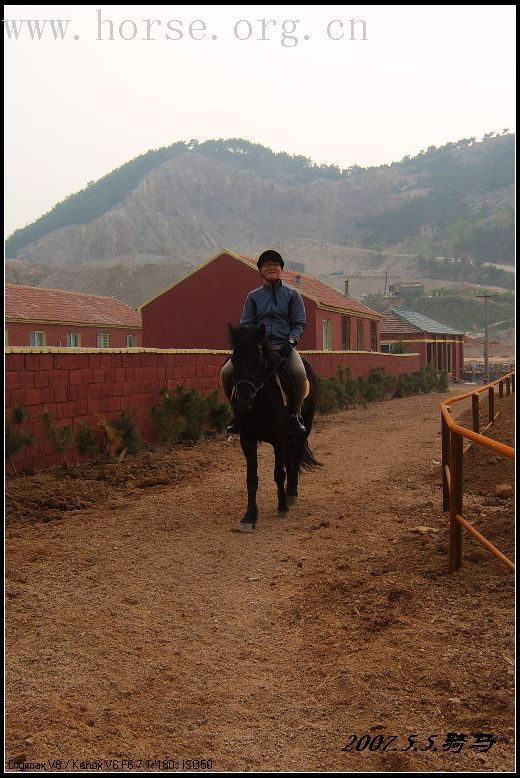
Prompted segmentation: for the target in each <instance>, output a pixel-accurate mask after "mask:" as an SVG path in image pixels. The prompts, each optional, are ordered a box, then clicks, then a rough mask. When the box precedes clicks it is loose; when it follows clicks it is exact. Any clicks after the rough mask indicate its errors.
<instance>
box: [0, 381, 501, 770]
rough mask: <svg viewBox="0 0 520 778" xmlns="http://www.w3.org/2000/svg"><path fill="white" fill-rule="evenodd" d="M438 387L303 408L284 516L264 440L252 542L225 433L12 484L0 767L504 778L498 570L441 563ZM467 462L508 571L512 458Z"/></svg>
mask: <svg viewBox="0 0 520 778" xmlns="http://www.w3.org/2000/svg"><path fill="white" fill-rule="evenodd" d="M464 390H465V387H464V385H460V384H459V385H458V386H457V387H456V388H455V389H452V390H451V392H452V393H454V394H461V393H463V391H464ZM442 397H443V396H442V395H436V394H431V395H420V396H415V397H410V398H404V399H399V400H391V401H386V402H383V403H374V404H371V405H369V406H368V407H367V408H356V409H353V410H349V411H345V412H342V413H338V414H334V415H330V416H320V417H318V418H317V419H316V424H315V428H314V430H313V432H312V435H311V447H312V449H313V451H314V453H315V455H316V457H317V458H318V459H319V460H321V462H322V463H323V468H321V469H320V470H319V471H315V472H312V473H306V474H304V476H303V478H302V481H301V485H300V498H299V501H298V503H297V505H296V506H294V507H293V508H291V510H290V513H289V517H288V518H287V519H285V520H280V519H279V518H278V517H277V513H276V497H275V486H274V482H273V479H272V470H273V458H272V451H271V449H270V447H268V446H267V445H265V444H264V445H262V446H261V447H260V489H259V508H260V519H259V522H258V525H257V528H256V530H255V531H254V532H253V533H250V534H241V533H239V532H238V531H237V527H238V523H239V520H240V518H241V516H242V513H243V511H244V509H245V502H246V500H245V462H244V459H243V456H242V453H241V450H240V446H239V442H238V440H237V439H232V440H230V441H226V440H225V438H224V437H223V436H221V437H219V438H218V439H215V440H212V441H207V442H204V443H201V444H198V445H196V446H193V447H179V448H177V449H175V450H173V451H167V450H165V449H157V450H155V451H148V452H146V453H143V454H141V455H138V456H135V457H130V456H127V457H125V459H124V460H123V461H122V462H121V463H120V464H106V465H104V466H101V465H88V466H83V467H81V468H78V469H77V470H73V471H72V473H71V474H70V475H64V474H63V472H62V471H61V470H60V469H59V468H58V469H57V470H55V471H52V472H48V473H40V474H36V475H29V476H18V477H10V476H9V477H8V478H7V497H6V505H7V519H6V533H7V539H6V550H7V557H6V560H7V561H6V576H7V577H6V600H5V602H6V617H7V630H6V640H7V644H6V683H7V691H6V701H7V704H6V710H7V736H6V768H8V769H9V768H11V769H15V770H16V769H20V768H21V767H22V765H23V764H24V763H25V764H26V763H32V764H33V765H34V764H35V763H39V764H40V765H42V764H45V769H47V770H49V769H51V768H52V769H55V770H57V771H59V770H60V769H61V770H65V769H66V770H68V771H70V770H72V771H77V772H82V771H86V770H87V769H89V767H90V769H94V770H96V771H98V772H103V771H105V772H109V771H115V770H123V771H134V772H135V771H138V772H139V771H157V770H159V769H169V770H170V771H175V770H179V771H182V770H184V771H190V770H194V771H201V772H203V771H204V770H206V769H208V770H213V771H220V772H226V771H228V772H229V771H247V772H248V771H313V772H327V771H349V772H371V771H391V772H398V771H420V772H422V771H424V772H430V771H432V772H435V771H454V772H460V771H470V772H474V771H480V772H484V771H485V772H487V771H489V772H496V771H512V770H514V739H513V735H514V698H513V694H514V580H513V579H514V577H513V575H512V574H511V573H510V572H509V571H508V570H506V568H505V567H503V566H502V565H501V564H500V563H499V562H498V561H497V560H495V558H494V557H492V556H491V555H490V554H489V553H488V552H487V551H486V550H485V549H484V548H483V547H482V546H480V545H479V544H477V543H476V542H475V541H474V540H473V539H472V538H471V537H470V536H469V535H468V534H467V533H465V534H464V536H463V549H464V553H463V566H462V568H461V569H460V570H459V571H457V572H456V573H454V574H452V575H450V574H448V571H447V544H448V517H447V514H443V513H442V505H441V502H442V494H441V480H440V459H441V437H440V413H439V402H440V400H441V399H442ZM496 403H497V404H496V407H497V409H498V410H500V412H501V415H500V417H499V419H498V421H497V425H496V426H495V427H494V428H493V430H492V431H491V433H490V434H492V435H493V436H495V437H496V438H497V439H499V440H501V441H503V442H509V443H512V441H513V412H514V410H513V401H512V398H504V399H503V400H498V399H497V401H496ZM464 409H467V405H465V406H464ZM461 412H462V409H460V410H457V406H456V410H455V412H454V415H455V416H459V415H460V413H461ZM464 467H465V491H464V510H463V514H464V516H465V517H466V518H467V519H468V520H470V521H471V522H472V523H473V524H474V525H475V526H476V527H477V528H478V529H479V530H480V531H481V532H482V533H483V534H484V535H486V536H487V537H489V538H490V539H491V540H492V541H493V542H495V543H496V544H497V545H498V547H499V548H500V549H501V550H502V551H503V552H504V553H505V554H507V555H508V556H510V558H513V552H514V503H513V498H512V497H505V498H499V497H498V496H497V495H496V493H495V487H496V485H497V484H499V483H503V482H507V483H509V484H512V485H514V474H513V463H512V462H511V461H510V460H506V459H504V458H502V457H499V456H498V455H496V454H494V453H493V452H492V451H489V450H487V449H478V450H476V449H472V450H470V451H469V452H468V453H467V454H466V457H465V465H464ZM9 760H11V761H9ZM56 760H60V761H59V762H58V761H56ZM197 760H206V761H197ZM15 762H16V763H18V765H19V766H18V767H17V766H16V765H15ZM51 763H52V764H51Z"/></svg>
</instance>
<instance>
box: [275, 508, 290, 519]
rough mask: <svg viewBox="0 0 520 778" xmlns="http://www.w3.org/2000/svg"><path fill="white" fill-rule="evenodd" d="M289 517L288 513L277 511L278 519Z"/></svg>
mask: <svg viewBox="0 0 520 778" xmlns="http://www.w3.org/2000/svg"><path fill="white" fill-rule="evenodd" d="M288 516H289V511H288V510H287V511H278V518H279V519H286V518H287V517H288Z"/></svg>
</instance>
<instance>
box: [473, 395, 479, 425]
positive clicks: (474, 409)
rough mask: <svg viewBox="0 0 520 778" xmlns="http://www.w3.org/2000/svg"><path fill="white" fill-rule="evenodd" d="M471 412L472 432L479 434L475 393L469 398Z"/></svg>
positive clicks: (477, 406)
mask: <svg viewBox="0 0 520 778" xmlns="http://www.w3.org/2000/svg"><path fill="white" fill-rule="evenodd" d="M471 410H472V411H473V432H480V406H479V397H478V394H477V393H476V392H475V394H474V395H472V397H471Z"/></svg>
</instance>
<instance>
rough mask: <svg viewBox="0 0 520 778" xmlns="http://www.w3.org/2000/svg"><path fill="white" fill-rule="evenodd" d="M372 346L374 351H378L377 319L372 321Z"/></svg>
mask: <svg viewBox="0 0 520 778" xmlns="http://www.w3.org/2000/svg"><path fill="white" fill-rule="evenodd" d="M370 348H371V349H372V351H377V324H376V322H375V321H371V322H370Z"/></svg>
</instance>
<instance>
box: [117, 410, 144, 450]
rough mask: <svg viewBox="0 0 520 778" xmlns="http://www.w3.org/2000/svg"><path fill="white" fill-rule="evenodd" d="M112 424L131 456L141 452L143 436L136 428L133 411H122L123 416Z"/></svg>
mask: <svg viewBox="0 0 520 778" xmlns="http://www.w3.org/2000/svg"><path fill="white" fill-rule="evenodd" d="M110 424H111V426H112V427H113V428H114V430H115V431H116V432H117V434H118V435H119V438H120V440H121V443H122V445H123V447H124V448H125V449H126V450H127V451H128V452H129V453H130V454H135V453H136V452H137V451H139V449H140V448H141V436H140V435H139V432H138V430H137V427H136V426H135V421H134V417H133V414H132V412H131V411H129V410H125V411H121V416H120V417H119V418H118V419H114V420H113V421H111V422H110Z"/></svg>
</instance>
